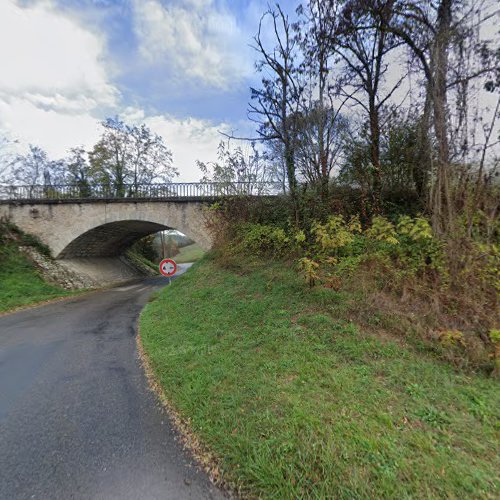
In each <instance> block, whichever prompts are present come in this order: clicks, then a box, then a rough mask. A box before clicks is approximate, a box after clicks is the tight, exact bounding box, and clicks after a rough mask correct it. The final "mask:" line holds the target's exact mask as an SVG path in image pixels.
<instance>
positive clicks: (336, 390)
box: [141, 259, 500, 498]
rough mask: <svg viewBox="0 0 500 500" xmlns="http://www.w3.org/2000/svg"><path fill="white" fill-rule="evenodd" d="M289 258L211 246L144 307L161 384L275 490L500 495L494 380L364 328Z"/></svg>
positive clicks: (147, 343) (499, 400)
mask: <svg viewBox="0 0 500 500" xmlns="http://www.w3.org/2000/svg"><path fill="white" fill-rule="evenodd" d="M347 299H348V297H347V296H346V295H344V294H343V293H339V292H335V291H333V290H331V289H325V288H315V289H313V290H309V289H308V288H306V287H305V286H304V284H303V283H302V282H301V281H300V280H299V279H298V278H297V276H296V273H295V272H294V270H293V269H291V268H290V266H285V265H283V264H279V263H273V264H267V265H265V267H261V268H254V269H253V270H252V272H249V271H248V270H245V269H244V268H243V269H241V270H240V271H239V272H233V271H230V270H224V269H221V268H220V267H218V266H217V265H216V263H215V262H213V261H211V260H208V259H204V260H202V261H201V262H199V263H198V264H196V265H195V266H194V267H193V268H192V269H191V270H190V271H189V272H188V273H187V274H186V275H184V276H183V277H182V278H181V279H178V280H176V281H174V282H173V284H172V286H170V287H166V288H165V289H164V290H163V291H162V292H161V294H160V296H159V298H157V299H156V300H155V301H153V302H152V303H150V304H148V306H147V307H146V309H145V310H144V312H143V314H142V316H141V334H142V341H143V344H144V348H145V350H146V352H147V353H148V354H149V357H150V360H151V364H152V367H153V370H154V371H155V373H156V376H157V377H158V380H159V381H160V383H161V385H162V387H163V389H164V391H165V394H166V396H167V397H168V398H169V400H170V401H171V403H172V404H173V405H174V407H175V408H176V409H177V411H178V412H179V413H180V414H181V415H182V416H183V417H184V418H186V419H190V422H191V425H192V428H193V430H194V431H195V433H196V434H197V435H198V436H199V437H200V438H201V439H202V442H203V443H205V445H206V446H207V447H208V448H209V449H210V450H211V451H212V452H213V453H215V455H216V456H217V457H219V460H220V465H221V468H222V470H223V473H224V476H225V479H226V480H227V481H229V482H230V483H232V484H233V485H235V486H236V487H238V488H241V490H242V491H243V492H245V493H248V494H250V495H252V496H263V497H269V498H388V497H390V498H409V497H413V498H430V497H451V498H473V497H478V498H479V497H481V498H498V494H499V492H498V486H499V471H500V460H499V454H498V451H499V446H498V445H499V425H498V423H499V416H500V415H499V412H500V390H499V385H498V382H495V381H494V380H492V379H487V378H484V377H482V376H476V375H466V374H464V373H458V372H456V371H454V370H453V369H452V368H451V367H450V366H448V365H446V364H444V363H443V362H439V361H438V360H437V359H435V358H433V357H431V355H429V354H425V353H421V352H417V351H416V350H415V349H413V348H412V347H406V346H404V345H402V344H401V343H399V342H396V341H392V340H387V339H385V340H384V339H381V338H376V337H374V336H370V335H368V334H365V333H363V332H362V331H360V330H359V329H358V327H356V326H355V325H354V324H352V323H350V322H349V321H348V320H347V321H346V320H341V319H339V318H342V317H343V316H345V314H346V311H347V310H348V308H347V306H346V301H347Z"/></svg>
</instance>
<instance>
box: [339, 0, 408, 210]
mask: <svg viewBox="0 0 500 500" xmlns="http://www.w3.org/2000/svg"><path fill="white" fill-rule="evenodd" d="M329 1H330V3H332V4H334V5H335V4H336V3H337V2H336V0H329ZM391 1H392V0H347V1H346V2H345V3H343V5H342V9H341V13H340V15H339V20H338V23H337V26H336V30H335V33H334V40H333V42H334V44H333V45H334V47H335V50H336V53H337V54H338V56H339V57H340V59H341V60H342V62H343V64H344V67H345V79H344V82H343V83H344V90H343V93H344V94H345V95H346V96H347V97H349V98H350V99H352V100H353V101H354V102H355V103H356V104H357V105H359V106H360V107H361V108H362V109H363V110H364V111H365V112H366V115H367V118H368V124H369V141H370V160H371V169H372V176H371V177H372V197H373V208H374V211H378V210H379V209H380V205H381V190H382V166H381V161H380V137H381V125H380V113H381V110H382V108H383V106H384V105H385V104H386V103H387V102H388V101H389V99H390V98H391V97H392V95H393V94H394V92H395V91H396V90H397V89H398V88H399V86H400V85H401V83H402V82H403V80H404V78H405V76H406V75H402V76H401V77H399V78H397V79H396V82H395V83H393V84H391V85H390V86H389V87H388V88H385V86H387V85H384V84H387V81H386V80H387V78H386V76H387V72H388V68H389V64H388V54H389V53H390V52H391V51H393V50H394V49H395V48H396V47H398V46H399V45H400V44H401V42H400V41H399V40H398V39H397V38H396V37H395V36H394V35H393V34H392V33H390V32H388V31H387V30H385V29H383V23H387V22H390V19H391V17H392V7H391ZM374 9H376V12H377V15H374V14H373V10H374ZM347 88H349V89H350V90H349V91H347V90H346V89H347Z"/></svg>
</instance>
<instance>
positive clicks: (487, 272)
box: [477, 243, 500, 293]
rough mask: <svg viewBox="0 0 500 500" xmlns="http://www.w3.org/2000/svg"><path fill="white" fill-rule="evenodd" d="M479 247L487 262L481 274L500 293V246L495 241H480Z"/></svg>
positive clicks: (483, 258) (481, 255)
mask: <svg viewBox="0 0 500 500" xmlns="http://www.w3.org/2000/svg"><path fill="white" fill-rule="evenodd" d="M477 249H478V250H479V252H480V257H481V258H482V260H483V261H484V262H485V263H484V266H483V267H482V270H481V274H482V277H483V279H485V280H486V281H487V282H489V283H492V285H493V286H494V287H495V290H496V291H497V293H500V246H499V245H496V244H494V243H478V244H477Z"/></svg>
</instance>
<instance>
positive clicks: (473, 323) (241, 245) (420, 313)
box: [209, 200, 500, 371]
mask: <svg viewBox="0 0 500 500" xmlns="http://www.w3.org/2000/svg"><path fill="white" fill-rule="evenodd" d="M236 207H237V208H236ZM274 208H277V209H276V211H274ZM280 209H283V212H281V211H280ZM285 213H287V211H286V200H279V201H273V202H271V201H270V200H268V201H266V202H265V203H263V204H257V203H255V204H254V203H253V201H252V200H246V201H245V202H242V200H238V201H237V202H235V204H233V203H228V202H227V201H226V204H225V205H217V206H214V207H212V209H211V210H210V217H209V218H210V221H211V223H212V227H217V228H218V229H217V230H218V238H217V243H218V249H219V255H220V257H221V261H223V262H224V263H225V264H226V265H228V264H231V263H234V262H238V261H239V260H241V259H242V258H248V257H259V258H262V257H264V258H271V259H284V260H288V261H289V262H290V265H294V266H296V268H297V271H298V272H299V273H301V274H302V275H303V277H304V280H305V283H306V284H307V285H309V286H310V287H314V286H322V287H326V288H332V289H334V290H337V291H341V290H342V291H346V292H352V293H354V294H355V296H357V297H360V300H361V303H358V304H357V305H356V307H357V308H358V309H360V308H362V309H363V311H362V313H361V312H358V313H357V314H358V316H359V318H360V319H359V320H360V321H361V322H365V323H366V324H370V323H372V322H373V317H386V318H388V317H397V318H398V319H397V320H394V321H393V323H394V325H393V326H392V327H390V328H389V329H392V330H393V331H394V332H395V333H397V334H403V335H408V334H410V335H415V333H417V338H418V339H420V341H422V340H423V341H424V345H426V346H427V347H426V348H430V349H431V350H433V351H436V352H438V353H439V354H440V355H441V356H442V357H444V358H446V359H448V360H450V361H452V362H454V363H455V364H457V365H460V366H468V367H472V368H478V367H482V368H485V369H488V370H490V371H491V370H492V369H493V367H494V357H495V352H496V350H495V349H498V348H496V347H495V345H494V342H493V341H492V340H491V338H490V336H489V334H488V332H489V331H492V330H494V329H495V328H498V324H499V322H500V317H499V308H498V293H499V292H500V250H499V246H498V243H497V242H492V241H486V240H485V239H481V238H479V237H476V238H470V237H467V236H466V235H465V232H462V233H460V231H458V234H459V236H457V237H456V238H455V239H441V238H438V237H437V236H436V235H435V234H434V233H433V231H432V228H431V226H430V223H429V221H428V220H427V219H426V218H425V217H423V216H419V215H417V216H410V215H408V214H403V215H397V216H393V217H390V218H389V217H383V216H380V215H379V216H375V217H373V218H372V219H371V221H367V222H364V223H363V220H362V218H361V217H360V216H358V215H352V214H351V215H350V214H339V213H334V212H330V214H329V215H326V216H324V214H320V215H321V217H320V218H318V219H311V220H307V221H305V222H304V221H302V222H301V224H300V226H297V224H295V223H294V221H292V220H290V218H289V217H288V216H283V214H285ZM288 213H289V212H288ZM450 332H452V333H450ZM497 371H498V370H497Z"/></svg>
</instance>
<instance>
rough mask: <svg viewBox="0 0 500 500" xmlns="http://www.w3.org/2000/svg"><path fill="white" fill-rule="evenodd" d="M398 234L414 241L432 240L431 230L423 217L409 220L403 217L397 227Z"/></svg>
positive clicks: (406, 216) (407, 217) (409, 218)
mask: <svg viewBox="0 0 500 500" xmlns="http://www.w3.org/2000/svg"><path fill="white" fill-rule="evenodd" d="M397 230H398V233H399V234H401V235H407V236H409V237H410V238H411V239H412V240H414V241H420V240H429V239H432V238H433V236H434V235H433V234H432V228H431V225H430V224H429V222H428V221H427V219H424V218H423V217H415V218H413V219H412V218H411V217H409V216H408V215H403V216H402V217H401V218H400V219H399V222H398V225H397Z"/></svg>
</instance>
